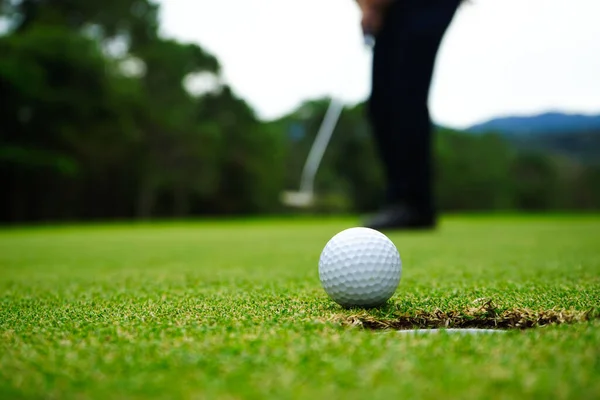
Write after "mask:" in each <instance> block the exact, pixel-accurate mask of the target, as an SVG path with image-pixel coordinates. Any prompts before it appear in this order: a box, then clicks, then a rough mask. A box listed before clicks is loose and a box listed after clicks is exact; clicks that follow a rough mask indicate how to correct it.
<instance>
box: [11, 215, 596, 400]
mask: <svg viewBox="0 0 600 400" xmlns="http://www.w3.org/2000/svg"><path fill="white" fill-rule="evenodd" d="M354 222H355V221H353V220H349V219H348V220H344V219H339V220H338V219H327V220H321V221H319V220H303V219H299V220H294V221H278V220H271V221H260V220H252V221H239V222H236V221H231V222H223V223H219V222H195V223H162V224H140V225H119V224H113V225H110V226H109V225H104V226H83V227H81V226H80V227H69V226H65V227H46V228H21V229H4V230H2V231H0V296H1V302H0V307H1V308H0V398H2V399H19V398H31V399H33V398H36V399H37V398H56V399H86V398H95V399H107V398H111V399H120V398H140V399H147V398H165V399H166V398H168V399H174V398H190V399H191V398H193V399H215V398H220V399H238V398H253V399H264V398H274V399H292V398H309V399H322V398H329V399H341V398H344V399H363V398H381V399H392V398H427V399H434V398H461V399H464V398H486V399H514V398H540V399H548V398H557V399H594V398H599V397H600V322H599V320H598V315H599V311H600V217H598V216H593V217H592V216H553V217H551V216H536V217H516V216H500V217H485V216H478V217H448V218H446V219H444V220H443V223H442V225H441V227H440V229H439V230H437V231H435V232H418V233H391V234H389V236H390V238H391V239H392V240H393V241H394V243H395V244H396V245H397V247H398V249H399V251H400V254H401V257H402V261H403V276H402V281H401V283H400V287H399V289H398V292H397V293H396V295H395V296H394V297H393V299H392V300H391V301H390V302H389V304H388V305H387V306H385V307H382V308H380V309H375V310H344V309H342V308H340V307H338V306H337V305H336V304H334V303H333V302H332V301H330V300H329V299H328V298H327V296H326V295H325V293H324V292H323V290H322V289H321V286H320V283H319V280H318V275H317V262H318V258H319V254H320V251H321V250H322V248H323V246H324V245H325V243H326V241H327V240H328V239H329V238H330V237H331V236H333V235H334V234H335V233H337V232H338V231H340V230H342V229H345V228H347V227H350V226H352V224H353V223H354ZM482 304H483V305H482ZM485 304H487V306H486V305H485ZM507 313H508V314H507ZM510 313H513V314H510ZM507 315H517V318H516V319H513V320H510V321H512V322H510V323H508V324H507V325H506V327H508V328H515V329H510V330H509V332H507V333H504V334H498V335H480V336H476V337H474V336H456V335H444V334H442V335H429V336H425V337H420V336H406V335H400V334H398V333H394V332H393V331H389V330H387V331H386V330H380V328H385V327H394V326H396V325H395V324H397V325H398V327H407V326H410V327H433V326H440V321H442V323H441V324H442V325H444V324H449V326H484V325H486V324H487V325H489V324H492V325H493V324H494V323H495V322H494V321H500V320H503V318H505V317H506V316H507ZM544 315H553V316H558V317H557V318H555V319H550V320H544V319H543V318H542V317H543V316H544ZM506 318H508V317H506ZM518 318H522V322H523V321H525V322H526V323H525V324H524V325H520V326H521V327H525V326H527V327H531V329H518V325H519V323H518ZM403 321H404V322H403ZM561 322H562V323H561ZM407 324H408V325H407ZM461 324H462V325H461ZM487 325H486V326H487Z"/></svg>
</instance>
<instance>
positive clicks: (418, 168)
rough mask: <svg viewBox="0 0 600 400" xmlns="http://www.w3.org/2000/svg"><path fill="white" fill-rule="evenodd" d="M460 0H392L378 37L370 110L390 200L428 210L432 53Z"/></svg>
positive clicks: (430, 173)
mask: <svg viewBox="0 0 600 400" xmlns="http://www.w3.org/2000/svg"><path fill="white" fill-rule="evenodd" d="M458 1H459V0H437V1H427V0H420V1H419V0H405V1H402V2H397V3H395V5H394V6H393V7H392V9H391V10H390V12H389V14H388V19H387V21H386V23H385V26H384V29H383V31H382V32H381V33H380V35H379V36H378V37H377V43H376V45H375V49H374V54H373V80H372V95H371V99H370V102H369V111H370V116H371V121H372V125H373V130H374V134H375V139H376V142H377V144H378V148H379V152H380V154H381V157H382V160H383V164H384V168H385V172H386V175H387V178H388V188H387V194H388V196H387V200H388V202H389V203H391V204H394V203H405V204H408V205H410V206H411V207H414V208H417V209H418V210H419V211H420V212H421V213H425V214H427V213H429V214H433V199H432V197H433V196H432V188H431V185H432V162H431V140H432V138H431V136H432V126H431V120H430V116H429V109H428V104H427V103H428V95H429V89H430V82H431V77H432V73H433V68H434V64H435V59H436V54H437V51H438V48H439V44H440V42H441V39H442V37H443V35H444V32H445V30H446V28H447V26H448V25H449V23H450V21H451V20H452V17H453V15H454V12H455V10H456V8H457V5H458Z"/></svg>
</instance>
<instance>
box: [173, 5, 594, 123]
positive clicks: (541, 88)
mask: <svg viewBox="0 0 600 400" xmlns="http://www.w3.org/2000/svg"><path fill="white" fill-rule="evenodd" d="M161 7H162V14H161V15H162V25H163V26H162V29H163V33H164V34H165V35H168V36H170V37H175V38H178V39H181V40H185V41H192V42H196V43H198V44H199V45H201V46H202V47H204V48H205V49H206V50H208V51H210V52H211V53H213V54H214V55H215V56H217V58H218V59H219V61H220V62H221V64H222V66H223V71H224V77H225V79H226V81H227V82H228V83H229V84H230V85H231V86H232V87H233V88H234V90H235V91H236V93H237V94H238V95H239V96H241V97H242V98H244V99H245V100H246V101H248V103H249V104H250V105H251V106H252V107H253V108H254V109H255V110H256V111H257V112H258V114H259V115H260V116H261V117H263V118H274V117H278V116H281V115H283V114H285V113H288V112H290V111H292V110H293V109H294V108H295V107H297V106H298V105H299V104H300V103H301V102H302V101H304V100H307V99H311V98H315V97H319V96H323V95H331V94H334V95H337V96H340V97H341V98H342V99H343V100H345V101H347V102H349V103H355V102H358V101H362V100H364V99H365V98H366V97H367V96H368V93H369V89H370V76H369V74H370V71H371V68H370V53H369V51H368V50H367V49H366V48H365V47H364V46H363V42H362V36H361V32H360V28H359V20H360V15H359V12H358V9H357V7H356V4H355V2H354V0H216V1H215V0H162V1H161ZM599 18H600V1H599V0H473V3H472V4H469V5H466V6H463V7H462V8H461V9H460V10H459V12H458V14H457V16H456V18H455V19H454V21H453V23H452V25H451V26H450V29H449V30H448V32H447V34H446V37H445V39H444V42H443V44H442V48H441V50H440V53H439V55H438V62H437V66H436V72H435V76H434V81H433V84H432V85H433V86H432V90H431V97H430V106H431V112H432V117H433V119H434V120H435V122H437V123H440V124H444V125H448V126H452V127H456V128H461V127H465V126H469V125H471V124H473V123H476V122H480V121H482V120H485V119H488V118H491V117H496V116H501V115H506V114H531V113H537V112H544V111H554V110H559V111H566V112H579V113H599V112H600V23H598V21H599Z"/></svg>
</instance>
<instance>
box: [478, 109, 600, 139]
mask: <svg viewBox="0 0 600 400" xmlns="http://www.w3.org/2000/svg"><path fill="white" fill-rule="evenodd" d="M466 131H467V132H470V133H488V132H495V133H498V134H501V135H503V136H515V135H518V136H523V135H527V136H530V135H536V136H537V135H548V134H558V133H584V132H594V131H595V132H600V114H598V115H582V114H565V113H559V112H549V113H544V114H538V115H531V116H507V117H501V118H494V119H491V120H489V121H486V122H483V123H480V124H477V125H473V126H471V127H470V128H468V129H467V130H466Z"/></svg>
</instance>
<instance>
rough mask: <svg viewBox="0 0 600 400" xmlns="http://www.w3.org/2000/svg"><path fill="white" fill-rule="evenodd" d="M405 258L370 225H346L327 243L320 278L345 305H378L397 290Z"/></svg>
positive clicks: (339, 301) (327, 290) (330, 292)
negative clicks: (345, 227)
mask: <svg viewBox="0 0 600 400" xmlns="http://www.w3.org/2000/svg"><path fill="white" fill-rule="evenodd" d="M401 275H402V261H401V260H400V254H399V253H398V249H397V248H396V246H395V245H394V243H393V242H392V241H391V240H390V239H389V238H388V237H387V236H385V235H384V234H383V233H381V232H379V231H376V230H373V229H369V228H350V229H346V230H344V231H342V232H340V233H338V234H336V235H335V236H334V237H332V238H331V239H330V240H329V242H327V244H326V245H325V248H324V249H323V251H322V253H321V257H320V259H319V278H320V279H321V284H322V285H323V288H324V289H325V292H326V293H327V294H328V295H329V297H330V298H331V299H332V300H334V301H335V302H336V303H338V304H339V305H341V306H343V307H376V306H379V305H382V304H384V303H385V302H386V301H388V300H389V299H390V298H391V297H392V296H393V295H394V293H395V292H396V289H397V288H398V284H399V283H400V278H401Z"/></svg>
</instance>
